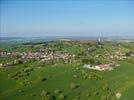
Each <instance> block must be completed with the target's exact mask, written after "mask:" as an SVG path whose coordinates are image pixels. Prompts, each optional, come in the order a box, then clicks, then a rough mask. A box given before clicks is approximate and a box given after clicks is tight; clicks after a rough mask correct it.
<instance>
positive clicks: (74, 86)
mask: <svg viewBox="0 0 134 100" xmlns="http://www.w3.org/2000/svg"><path fill="white" fill-rule="evenodd" d="M78 87H79V84H75V83H71V85H70V88H71V89H76V88H78Z"/></svg>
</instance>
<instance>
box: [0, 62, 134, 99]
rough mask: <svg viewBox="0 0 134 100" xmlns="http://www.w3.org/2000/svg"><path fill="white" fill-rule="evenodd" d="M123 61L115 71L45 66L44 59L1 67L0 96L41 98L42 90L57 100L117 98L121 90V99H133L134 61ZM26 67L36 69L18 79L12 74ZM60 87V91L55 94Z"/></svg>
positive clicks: (8, 97) (5, 97)
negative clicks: (42, 62)
mask: <svg viewBox="0 0 134 100" xmlns="http://www.w3.org/2000/svg"><path fill="white" fill-rule="evenodd" d="M119 63H120V64H121V66H120V67H118V68H116V69H115V70H113V71H103V72H99V71H93V70H88V69H83V68H82V67H78V68H77V67H76V66H73V65H69V64H54V65H51V66H43V65H41V62H30V63H27V64H25V65H16V66H14V67H10V68H4V69H0V99H1V100H22V99H25V100H30V99H33V100H41V99H43V98H44V97H43V96H41V93H42V91H46V92H47V93H49V95H51V96H53V97H55V98H56V100H59V99H63V98H64V99H66V100H75V99H76V100H77V99H78V100H87V99H89V100H116V96H115V94H116V93H117V92H119V93H121V95H122V96H121V100H133V98H134V96H133V94H134V80H133V76H134V64H132V63H128V62H123V61H120V62H119ZM26 68H31V69H33V70H31V71H30V72H29V75H26V76H24V75H21V77H19V79H17V80H15V79H13V78H11V77H10V76H11V75H14V73H15V72H17V71H20V72H23V70H24V69H26ZM26 72H27V71H26ZM86 76H88V78H87V77H86ZM89 76H93V78H92V77H89ZM96 77H97V78H96ZM24 83H26V84H24ZM56 90H58V91H60V92H59V93H55V92H56ZM20 98H21V99H20Z"/></svg>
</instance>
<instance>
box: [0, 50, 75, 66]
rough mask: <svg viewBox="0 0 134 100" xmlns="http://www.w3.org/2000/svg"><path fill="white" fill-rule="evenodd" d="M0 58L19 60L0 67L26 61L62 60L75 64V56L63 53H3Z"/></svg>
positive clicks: (0, 64)
mask: <svg viewBox="0 0 134 100" xmlns="http://www.w3.org/2000/svg"><path fill="white" fill-rule="evenodd" d="M0 57H16V58H17V59H15V60H13V61H11V62H7V63H0V67H7V66H11V65H16V64H19V63H20V64H21V63H25V62H26V59H33V60H40V61H50V60H61V61H63V62H64V63H74V62H75V55H71V54H68V53H61V52H22V53H21V52H6V51H1V52H0Z"/></svg>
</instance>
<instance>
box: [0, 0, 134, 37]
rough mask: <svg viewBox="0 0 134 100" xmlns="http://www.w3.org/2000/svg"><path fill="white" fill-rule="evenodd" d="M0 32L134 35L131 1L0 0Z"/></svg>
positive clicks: (4, 34)
mask: <svg viewBox="0 0 134 100" xmlns="http://www.w3.org/2000/svg"><path fill="white" fill-rule="evenodd" d="M0 34H1V36H6V37H10V36H12V37H14V36H16V37H33V36H35V37H36V36H37V37H40V36H118V35H121V36H134V0H0Z"/></svg>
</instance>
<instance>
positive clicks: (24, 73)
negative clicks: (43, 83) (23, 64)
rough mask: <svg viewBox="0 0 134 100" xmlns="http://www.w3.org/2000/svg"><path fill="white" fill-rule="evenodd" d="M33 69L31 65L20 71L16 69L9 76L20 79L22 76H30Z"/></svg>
mask: <svg viewBox="0 0 134 100" xmlns="http://www.w3.org/2000/svg"><path fill="white" fill-rule="evenodd" d="M33 70H34V69H33V68H30V67H27V68H23V69H21V70H19V71H16V72H15V73H11V74H9V78H12V79H14V80H19V79H20V78H23V77H26V76H29V75H30V74H31V72H32V71H33Z"/></svg>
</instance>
